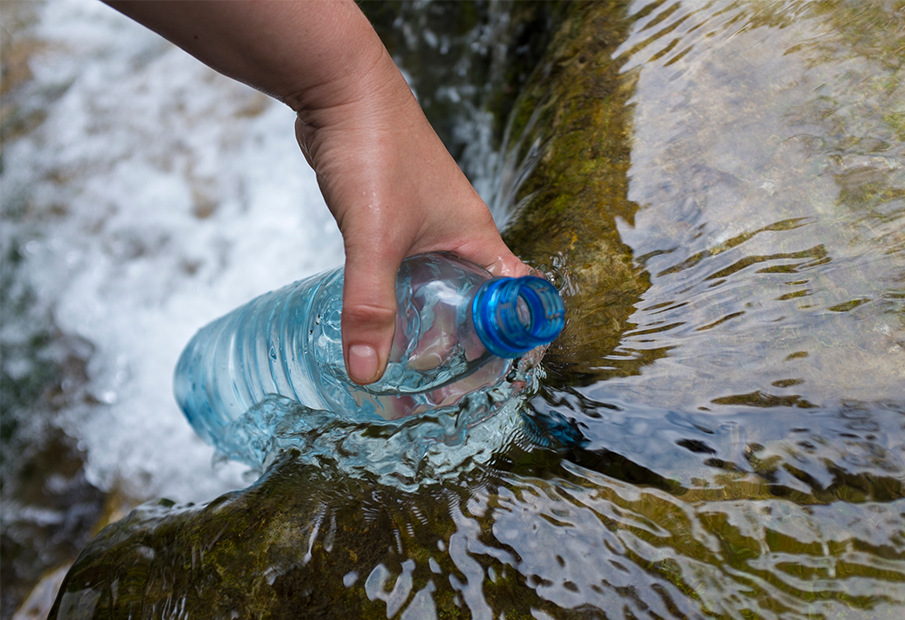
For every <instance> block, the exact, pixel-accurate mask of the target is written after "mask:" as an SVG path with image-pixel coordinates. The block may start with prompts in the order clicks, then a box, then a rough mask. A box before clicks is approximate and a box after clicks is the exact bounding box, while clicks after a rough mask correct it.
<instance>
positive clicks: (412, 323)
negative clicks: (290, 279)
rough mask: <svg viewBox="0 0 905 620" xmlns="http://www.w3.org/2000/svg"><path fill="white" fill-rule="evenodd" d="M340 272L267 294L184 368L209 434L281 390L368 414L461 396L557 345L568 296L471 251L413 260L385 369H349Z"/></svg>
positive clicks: (186, 399) (198, 338)
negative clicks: (488, 264)
mask: <svg viewBox="0 0 905 620" xmlns="http://www.w3.org/2000/svg"><path fill="white" fill-rule="evenodd" d="M342 287H343V271H342V269H336V270H334V271H330V272H326V273H323V274H320V275H316V276H313V277H311V278H308V279H306V280H301V281H299V282H295V283H294V284H290V285H289V286H286V287H284V288H282V289H279V290H277V291H273V292H270V293H267V294H265V295H262V296H260V297H258V298H256V299H254V300H252V301H251V302H249V303H248V304H246V305H245V306H242V307H241V308H238V309H236V310H234V311H233V312H231V313H230V314H227V315H226V316H224V317H222V318H220V319H218V320H216V321H214V322H213V323H211V324H210V325H207V326H206V327H204V328H202V329H201V330H200V331H199V332H198V333H197V334H196V335H195V336H194V338H192V340H191V341H190V342H189V344H188V346H187V347H186V349H185V351H183V353H182V356H181V357H180V359H179V362H178V364H177V365H176V372H175V378H174V390H175V394H176V400H177V401H178V403H179V405H180V407H182V410H183V412H184V413H185V415H186V417H187V418H188V420H189V422H190V423H191V424H192V426H193V427H194V428H195V430H196V431H197V432H198V434H199V435H201V436H202V437H203V438H204V439H205V440H207V441H208V442H210V443H212V444H214V445H216V444H217V436H218V434H219V433H220V432H221V431H222V430H223V428H225V427H226V426H227V425H229V424H230V423H231V422H232V421H234V420H236V419H237V418H239V417H240V416H242V415H243V414H244V413H245V412H246V411H248V410H249V409H250V408H251V407H253V406H254V405H256V404H258V403H260V402H262V401H263V400H264V399H265V398H266V397H267V396H268V395H270V394H279V395H282V396H287V397H289V398H292V399H295V400H297V401H298V402H300V403H301V404H303V405H305V406H306V407H310V408H311V409H323V410H328V411H333V412H339V413H345V414H349V415H352V416H354V417H359V418H363V419H367V418H383V419H395V418H398V417H402V416H406V415H412V414H416V413H420V412H423V411H426V410H429V409H431V408H435V407H443V406H449V405H453V404H455V402H456V401H457V400H459V399H461V398H462V396H463V395H464V394H465V393H468V392H469V391H472V390H474V389H477V388H480V387H483V386H487V385H495V384H496V383H498V382H499V381H500V380H502V379H503V377H505V375H506V374H507V372H508V371H509V370H510V368H511V365H512V359H513V358H517V357H520V356H522V355H523V354H525V353H527V352H529V351H531V350H532V349H534V348H535V347H537V346H540V345H544V344H547V343H549V342H552V341H553V340H554V339H555V338H556V337H557V336H558V335H559V333H560V331H561V330H562V327H563V315H564V309H563V303H562V299H561V298H560V296H559V293H558V292H557V291H556V289H555V288H554V287H553V285H552V284H550V283H549V282H547V281H546V280H543V279H541V278H536V277H532V276H527V277H523V278H494V277H493V276H491V274H490V273H488V272H487V271H485V270H484V269H482V268H481V267H478V266H477V265H474V264H472V263H469V262H467V261H465V260H463V259H461V258H458V257H456V256H453V255H451V254H445V253H430V254H422V255H419V256H413V257H410V258H408V259H406V260H405V261H404V262H403V264H402V266H401V267H400V269H399V272H398V274H397V277H396V301H397V304H398V311H397V315H396V333H395V336H394V341H393V347H392V351H391V353H390V357H389V362H388V365H387V369H386V372H385V373H384V375H383V377H382V378H381V379H380V380H379V381H377V382H376V383H373V384H370V385H366V386H362V385H358V384H356V383H353V382H352V381H351V379H349V376H348V374H347V373H346V369H345V364H344V361H343V355H342V343H341V334H340V315H341V312H342Z"/></svg>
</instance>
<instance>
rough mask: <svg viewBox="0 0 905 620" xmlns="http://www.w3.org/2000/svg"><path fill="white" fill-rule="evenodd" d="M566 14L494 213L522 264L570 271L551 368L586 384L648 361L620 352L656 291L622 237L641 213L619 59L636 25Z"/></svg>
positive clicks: (604, 11) (532, 94) (603, 8)
mask: <svg viewBox="0 0 905 620" xmlns="http://www.w3.org/2000/svg"><path fill="white" fill-rule="evenodd" d="M562 11H563V15H561V16H560V20H559V22H558V25H557V27H556V29H555V31H554V33H553V34H552V37H551V42H550V44H549V46H548V48H547V51H546V53H545V54H544V56H543V57H542V59H541V61H540V63H539V65H538V67H537V68H536V69H535V71H534V72H533V74H532V75H531V77H530V78H529V80H528V82H527V83H526V85H525V87H524V89H523V90H522V92H521V94H520V96H519V98H518V99H517V101H516V103H515V106H514V108H513V110H512V114H511V116H510V119H509V125H508V127H507V130H506V141H505V143H504V148H505V149H506V151H505V157H506V161H505V164H504V168H503V171H502V177H501V179H500V180H499V183H500V187H499V189H498V192H497V196H496V198H495V200H494V201H493V206H492V208H493V209H494V211H495V212H496V213H497V216H498V217H500V218H501V219H503V220H504V222H505V228H504V238H505V239H506V242H507V243H508V244H509V245H510V247H512V248H513V250H514V251H515V252H516V253H517V254H519V256H521V257H522V258H523V260H526V261H528V262H531V263H534V264H537V265H540V266H541V267H542V268H544V269H547V270H549V269H551V268H553V270H554V271H557V268H558V267H562V268H564V270H563V272H561V273H559V276H560V277H562V278H564V279H565V281H563V282H561V284H563V286H564V293H565V294H566V295H567V296H568V299H567V304H568V305H567V310H568V321H567V325H566V329H565V331H564V332H563V335H562V336H561V338H560V339H559V341H558V342H557V344H556V345H554V347H553V348H551V350H550V351H549V352H548V354H547V362H548V364H549V365H550V366H551V367H552V368H554V369H556V370H557V373H559V374H563V373H564V374H566V375H570V376H573V377H580V379H579V380H582V381H588V380H589V379H590V378H592V377H596V376H599V375H601V373H604V374H606V373H612V374H627V373H634V372H637V369H638V368H639V367H640V366H641V365H642V364H643V363H648V362H649V361H650V360H646V359H643V357H634V358H631V359H626V358H622V359H618V358H619V356H618V355H616V356H613V355H612V354H613V353H614V351H615V349H616V348H617V346H618V344H619V341H620V339H621V336H622V334H623V332H624V331H625V330H626V328H627V323H628V317H629V316H630V315H631V313H632V312H633V310H634V308H633V306H634V304H635V303H636V302H637V301H638V298H639V296H640V294H641V293H642V292H643V291H644V290H645V289H646V288H647V285H648V284H647V281H646V276H645V274H644V273H643V271H642V270H640V269H639V268H638V267H637V266H636V265H635V264H634V262H633V259H632V253H631V250H630V249H629V248H628V247H627V246H626V245H625V244H623V243H622V241H621V239H620V236H619V231H618V223H619V222H620V220H622V221H625V222H632V221H633V218H634V213H635V210H636V209H637V205H636V204H634V203H633V202H632V201H630V200H629V199H628V197H627V194H628V178H627V174H626V173H627V171H628V168H629V165H630V148H631V107H630V106H629V100H630V98H631V96H632V92H633V85H634V78H633V76H632V75H631V74H621V73H620V64H619V63H618V62H614V61H613V60H612V56H613V53H614V51H615V50H616V48H617V47H618V46H619V45H620V44H621V43H622V42H623V40H624V39H625V36H626V31H627V28H628V25H629V23H628V20H627V19H626V18H625V16H624V11H625V8H624V5H623V3H619V2H614V3H609V2H602V3H595V2H570V3H566V4H565V5H564V7H563V9H562ZM501 213H503V214H505V215H502V216H501V215H500V214H501ZM573 380H574V379H573Z"/></svg>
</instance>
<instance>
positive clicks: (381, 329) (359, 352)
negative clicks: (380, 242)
mask: <svg viewBox="0 0 905 620" xmlns="http://www.w3.org/2000/svg"><path fill="white" fill-rule="evenodd" d="M402 258H403V257H402V256H401V255H396V253H394V252H387V251H379V252H374V251H369V250H368V248H366V247H356V246H354V245H350V244H349V243H348V242H347V244H346V267H345V276H344V277H345V280H344V283H343V312H342V340H343V356H344V359H345V362H346V372H348V373H349V378H350V379H352V381H354V382H355V383H358V384H362V385H363V384H368V383H373V382H374V381H376V380H378V379H379V378H380V377H381V376H382V375H383V372H384V370H385V368H386V365H387V358H388V357H389V354H390V348H391V347H392V344H393V335H394V333H395V330H396V272H397V271H398V270H399V265H400V264H401V263H402Z"/></svg>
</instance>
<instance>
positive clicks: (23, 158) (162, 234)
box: [2, 0, 342, 501]
mask: <svg viewBox="0 0 905 620" xmlns="http://www.w3.org/2000/svg"><path fill="white" fill-rule="evenodd" d="M36 34H37V35H38V37H39V38H40V39H42V40H43V41H44V42H46V43H47V44H48V50H47V51H46V52H44V53H42V54H41V55H40V56H38V57H35V58H33V63H32V67H31V68H32V72H33V75H34V88H35V92H36V93H37V94H36V97H38V98H40V97H43V96H46V93H48V92H52V91H53V90H54V89H58V88H62V87H63V86H64V85H66V84H68V88H66V90H65V92H64V94H62V96H60V97H59V98H58V99H56V100H55V101H54V102H53V103H52V104H51V105H49V106H48V107H47V112H48V116H47V119H46V121H45V122H44V123H43V124H42V125H41V126H40V127H39V128H38V129H37V130H35V131H34V132H32V133H31V134H29V135H28V136H26V137H24V138H22V139H20V140H18V141H16V142H14V143H12V144H10V145H8V146H7V148H6V152H5V154H4V170H3V175H2V182H3V186H4V195H5V196H6V197H14V198H16V200H20V201H21V204H22V205H24V207H23V211H22V212H23V213H24V215H23V216H22V217H21V219H20V220H19V221H16V222H12V223H10V227H11V228H10V230H8V231H7V233H5V238H6V237H8V236H10V235H12V236H14V237H17V238H18V241H19V243H20V246H21V247H23V248H25V251H24V252H23V254H24V258H23V264H22V266H21V267H20V269H19V272H18V276H19V277H20V278H24V279H26V280H27V281H28V282H29V283H30V285H31V286H32V287H33V288H34V291H35V294H36V301H35V304H34V313H35V316H39V315H40V314H41V313H42V312H43V311H44V310H45V309H46V310H49V311H50V312H52V316H53V318H54V321H55V323H56V325H57V326H58V327H59V328H60V330H61V331H62V332H63V333H64V334H69V335H75V336H80V337H82V338H85V339H87V340H89V341H90V342H92V343H93V344H94V345H95V347H96V349H95V352H94V354H93V355H92V356H91V359H90V361H89V364H88V373H89V378H90V381H89V384H88V386H87V392H88V393H90V394H91V395H93V397H94V398H95V399H96V400H97V401H99V402H100V403H101V404H100V405H92V404H90V403H85V402H84V399H76V398H74V400H75V401H77V402H75V403H74V404H73V406H71V407H70V408H69V409H67V410H66V411H64V414H63V420H64V421H63V424H64V426H65V428H66V429H67V431H68V432H70V433H72V434H73V435H75V436H76V437H77V438H78V439H79V441H80V444H81V445H83V446H84V447H85V448H87V451H88V470H89V476H90V478H91V479H92V481H93V482H95V483H96V484H98V485H100V486H102V487H110V486H112V485H115V484H125V485H126V486H127V487H128V488H129V489H130V490H131V491H132V492H137V493H140V494H141V495H144V496H146V497H153V496H156V495H164V496H168V497H171V498H173V499H176V500H179V501H200V500H203V499H207V498H209V497H211V496H212V495H214V494H217V493H219V492H222V491H224V490H227V489H229V488H235V487H236V486H240V485H244V482H243V481H242V479H241V477H240V472H241V468H239V467H238V466H236V467H227V468H224V469H219V470H215V469H214V468H212V466H211V462H210V461H211V455H212V449H211V448H209V447H208V446H206V445H205V444H203V443H202V442H201V440H200V439H198V438H197V437H196V436H195V435H194V434H193V432H192V431H191V429H190V427H189V426H188V424H187V423H186V422H185V420H184V419H183V417H182V414H181V412H180V411H179V410H178V408H177V406H176V404H175V402H174V401H173V397H172V395H171V383H172V380H171V374H172V370H173V367H174V366H175V362H176V359H177V356H178V355H179V352H180V351H181V349H182V347H183V345H184V344H185V343H186V342H187V341H188V339H189V337H190V336H191V335H192V333H194V331H195V330H197V329H198V328H199V327H201V326H202V325H203V324H204V323H206V322H207V321H209V320H211V319H213V318H216V317H217V316H219V315H221V314H223V313H225V312H227V311H228V310H230V309H231V308H233V307H235V306H237V305H239V304H241V303H244V302H245V301H247V300H248V299H250V298H251V297H253V296H255V295H257V294H260V293H262V292H265V291H267V290H270V289H273V288H276V287H278V286H282V285H283V284H286V283H288V282H291V281H293V280H296V279H299V278H301V277H304V276H307V275H309V274H311V273H315V272H318V271H321V270H322V269H326V268H329V267H332V266H335V265H337V264H339V263H340V262H341V261H342V244H341V238H340V235H339V233H338V231H337V230H336V227H335V224H334V223H333V221H332V219H331V217H330V215H329V212H328V211H327V209H326V207H325V206H324V204H323V199H322V198H321V196H320V193H319V191H318V188H317V184H316V180H315V177H314V174H313V173H312V172H311V170H310V169H309V168H308V166H307V164H306V162H305V160H304V158H303V157H302V155H301V153H300V152H299V149H298V147H297V145H296V144H295V139H294V133H293V115H292V113H291V111H290V110H288V109H286V108H284V107H283V106H281V105H279V104H277V103H275V102H272V101H269V100H265V99H264V98H263V96H262V95H260V94H258V93H255V92H254V91H252V90H250V89H248V88H247V87H245V86H243V85H240V84H237V83H235V82H232V81H230V80H228V79H226V78H223V77H221V76H219V75H217V74H216V73H214V72H213V71H212V70H210V69H208V68H207V67H205V66H204V65H202V64H201V63H199V62H198V61H196V60H195V59H193V58H191V57H190V56H188V55H187V54H185V53H184V52H182V51H181V50H179V49H177V48H174V47H173V46H171V45H170V44H168V43H166V42H164V41H163V40H162V39H160V38H159V37H158V36H157V35H155V34H153V33H151V32H149V31H147V30H146V29H144V28H143V27H141V26H139V25H137V24H134V23H132V22H131V21H130V20H128V19H127V18H125V17H123V16H121V15H119V14H118V13H116V12H115V11H113V10H111V9H110V8H108V7H106V6H104V5H102V4H101V3H99V2H96V0H51V1H49V2H47V3H46V5H44V6H43V7H42V9H41V16H40V21H39V23H38V24H37V26H36Z"/></svg>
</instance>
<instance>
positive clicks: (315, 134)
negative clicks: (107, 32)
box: [108, 0, 528, 384]
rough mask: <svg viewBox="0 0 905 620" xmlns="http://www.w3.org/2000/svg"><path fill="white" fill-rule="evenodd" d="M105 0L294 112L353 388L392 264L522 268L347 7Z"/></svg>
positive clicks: (380, 340) (250, 0)
mask: <svg viewBox="0 0 905 620" xmlns="http://www.w3.org/2000/svg"><path fill="white" fill-rule="evenodd" d="M108 4H110V5H111V6H113V7H114V8H116V9H117V10H119V11H120V12H122V13H124V14H125V15H128V16H129V17H131V18H133V19H135V20H136V21H138V22H140V23H142V24H144V25H145V26H147V27H149V28H151V29H152V30H154V31H155V32H157V33H159V34H161V35H162V36H164V37H165V38H167V39H169V40H170V41H172V42H173V43H175V44H176V45H178V46H180V47H181V48H183V49H184V50H186V51H187V52H188V53H190V54H192V55H193V56H195V57H196V58H198V59H199V60H201V61H202V62H204V63H206V64H207V65H209V66H210V67H212V68H214V69H215V70H217V71H219V72H220V73H223V74H225V75H227V76H229V77H231V78H234V79H236V80H239V81H241V82H244V83H246V84H248V85H250V86H252V87H254V88H256V89H258V90H260V91H262V92H264V93H267V94H268V95H270V96H272V97H274V98H276V99H277V100H279V101H281V102H283V103H285V104H286V105H288V106H289V107H291V108H292V109H293V110H294V111H295V112H296V114H297V120H296V126H295V132H296V137H297V138H298V142H299V146H300V147H301V149H302V152H303V153H304V154H305V157H306V159H307V160H308V163H309V164H310V165H311V167H312V168H313V169H314V171H315V172H316V173H317V179H318V184H319V186H320V189H321V192H322V193H323V195H324V199H325V200H326V203H327V207H328V208H329V209H330V212H331V213H332V214H333V217H334V218H335V219H336V223H337V224H338V225H339V229H340V231H341V232H342V235H343V244H344V248H345V254H346V265H345V285H344V288H343V314H342V334H343V354H344V357H345V361H346V370H347V371H348V373H349V377H350V378H351V379H352V380H353V381H355V382H357V383H360V384H367V383H372V382H374V381H376V380H377V379H379V378H380V377H381V376H382V375H383V372H384V370H385V368H386V364H387V358H388V356H389V352H390V347H391V345H392V340H393V332H394V329H395V316H396V295H395V279H396V272H397V270H398V269H399V265H400V264H401V263H402V260H403V259H404V258H406V257H408V256H412V255H414V254H420V253H422V252H430V251H439V250H445V251H450V252H453V253H455V254H458V255H459V256H461V257H463V258H465V259H468V260H470V261H472V262H474V263H476V264H478V265H481V266H483V267H485V268H487V269H488V270H490V271H491V272H492V273H495V274H497V275H512V276H521V275H526V274H527V273H528V268H527V267H526V266H525V265H524V264H523V263H522V262H521V261H520V260H519V259H518V258H517V257H516V256H515V255H513V254H512V252H510V251H509V248H507V247H506V245H505V244H504V243H503V241H502V239H501V238H500V235H499V232H498V231H497V228H496V226H495V224H494V222H493V220H492V218H491V216H490V212H489V211H488V209H487V206H486V205H485V204H484V202H483V201H482V200H481V198H480V197H479V196H478V194H477V193H476V192H475V190H474V188H472V186H471V184H470V183H469V182H468V180H467V179H466V178H465V175H464V174H462V171H461V170H460V169H459V167H458V165H457V164H456V162H455V161H454V160H453V158H452V157H451V156H450V155H449V153H448V152H447V151H446V148H445V147H444V146H443V143H442V142H441V141H440V139H439V138H438V137H437V134H436V133H435V132H434V130H433V128H432V127H431V126H430V123H428V121H427V119H426V118H425V116H424V113H423V112H422V111H421V108H420V107H419V105H418V103H417V101H416V100H415V98H414V96H413V95H412V93H411V90H410V89H409V87H408V85H407V84H406V82H405V80H404V78H403V77H402V75H401V73H400V72H399V70H398V69H397V68H396V65H395V64H394V63H393V60H392V59H391V58H390V56H389V54H388V53H387V51H386V49H385V48H384V46H383V44H382V43H381V41H380V39H379V38H378V36H377V34H376V33H375V32H374V29H373V28H372V27H371V25H370V23H369V22H368V20H367V18H366V17H365V16H364V14H362V13H361V11H360V10H359V9H358V7H357V6H356V5H355V3H354V2H353V0H298V1H295V2H289V1H285V0H284V1H274V0H263V1H261V0H258V1H256V0H231V1H228V2H211V1H201V2H171V1H158V0H149V1H109V2H108Z"/></svg>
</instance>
